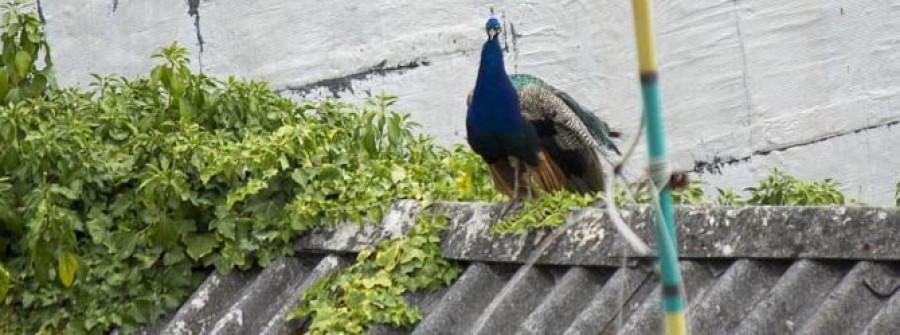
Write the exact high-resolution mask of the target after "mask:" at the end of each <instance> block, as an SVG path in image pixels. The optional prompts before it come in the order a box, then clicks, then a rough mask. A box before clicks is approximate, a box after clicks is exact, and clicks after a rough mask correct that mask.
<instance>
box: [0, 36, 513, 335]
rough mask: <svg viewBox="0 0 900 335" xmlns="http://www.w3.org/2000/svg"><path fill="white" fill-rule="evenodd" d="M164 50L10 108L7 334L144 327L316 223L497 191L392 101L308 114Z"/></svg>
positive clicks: (2, 132) (5, 182) (5, 122)
mask: <svg viewBox="0 0 900 335" xmlns="http://www.w3.org/2000/svg"><path fill="white" fill-rule="evenodd" d="M153 57H154V58H156V59H158V60H160V64H159V65H157V66H156V67H154V68H153V70H152V72H151V75H150V76H149V78H136V79H126V78H122V77H118V76H95V80H94V82H93V83H92V85H91V89H90V90H88V91H82V90H78V89H65V90H50V91H47V92H46V93H45V94H44V96H42V97H37V98H32V99H27V100H24V101H20V102H16V103H12V104H10V105H8V106H5V107H2V108H0V141H2V142H3V143H7V144H8V145H4V146H0V189H5V190H6V191H5V192H0V256H2V258H0V262H2V263H4V264H5V265H6V269H7V270H8V272H9V274H10V280H9V284H3V283H6V281H0V285H3V286H4V287H5V286H9V288H10V292H11V294H8V295H7V297H6V299H5V300H2V301H0V302H2V306H3V307H0V333H21V332H35V331H37V330H39V329H46V330H49V331H53V332H56V331H69V332H75V333H79V332H90V333H98V332H100V333H102V332H105V331H107V330H109V329H110V328H112V327H121V328H122V329H123V330H125V331H130V330H133V329H135V326H137V325H139V324H143V323H147V322H153V321H155V320H156V319H158V318H159V317H160V316H161V315H162V314H163V313H164V312H165V311H167V310H170V309H172V308H174V307H176V306H178V305H179V304H180V302H181V301H183V299H184V298H185V297H186V296H187V295H188V294H189V293H190V291H191V290H192V289H193V288H194V287H195V286H196V285H197V284H198V283H199V281H200V280H201V278H203V277H204V275H205V273H206V271H207V269H208V268H210V267H214V268H216V269H218V271H221V272H223V273H225V272H228V271H230V270H232V269H234V268H238V269H247V268H249V267H251V266H253V265H255V264H258V265H262V266H265V265H266V264H268V263H269V262H270V261H271V260H272V259H274V258H275V257H278V256H282V255H287V254H290V253H291V252H292V248H291V243H290V242H291V241H292V239H293V238H294V237H296V236H297V235H298V234H301V233H302V232H304V231H307V230H308V229H310V228H312V227H315V226H318V225H321V224H331V223H335V222H340V221H347V220H352V221H355V222H364V221H378V220H380V218H381V216H382V214H383V211H384V210H385V209H386V208H388V205H389V204H390V203H392V202H393V201H395V200H396V199H400V198H406V199H416V200H420V201H423V202H426V203H427V202H432V201H435V200H487V199H492V198H496V197H497V194H496V192H495V191H494V190H493V188H492V187H491V186H490V176H489V174H487V173H486V172H485V168H484V167H483V164H481V162H480V160H479V159H478V157H477V156H475V155H474V154H473V153H471V152H470V151H467V150H464V149H463V148H462V147H456V148H453V149H445V148H443V147H440V146H438V145H436V144H435V143H434V141H433V140H432V139H430V138H428V137H426V136H424V135H419V134H416V133H414V130H415V125H414V124H413V123H411V122H410V121H409V120H408V117H407V116H405V115H401V114H397V113H393V112H390V111H388V109H389V108H390V106H391V104H392V103H393V102H394V101H395V98H393V97H390V96H385V95H380V96H377V97H372V98H371V99H369V101H368V102H367V103H366V104H364V105H362V106H356V105H351V104H347V103H343V102H339V101H325V102H321V103H305V104H298V103H295V102H293V101H291V100H289V99H287V98H283V97H281V96H279V95H278V94H276V93H275V92H273V91H272V90H270V89H269V88H268V87H267V86H266V85H265V84H264V83H259V82H253V81H242V80H237V79H234V78H227V79H225V80H220V79H216V78H211V77H207V76H205V75H203V74H195V73H192V72H191V71H190V69H189V67H188V65H187V62H188V57H187V52H186V51H185V50H184V49H183V48H180V47H179V46H177V45H175V44H173V45H171V46H170V47H167V48H164V49H162V50H161V51H160V52H159V53H156V54H154V55H153ZM0 278H5V277H0Z"/></svg>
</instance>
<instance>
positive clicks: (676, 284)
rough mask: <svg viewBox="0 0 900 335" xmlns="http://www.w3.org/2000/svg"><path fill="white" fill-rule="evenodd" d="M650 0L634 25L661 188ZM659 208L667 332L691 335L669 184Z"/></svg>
mask: <svg viewBox="0 0 900 335" xmlns="http://www.w3.org/2000/svg"><path fill="white" fill-rule="evenodd" d="M649 2H650V1H649V0H632V5H633V7H634V27H635V35H636V37H637V51H638V63H639V65H640V67H639V68H640V78H641V95H642V97H643V100H644V120H645V122H644V125H645V127H646V131H647V146H648V149H649V155H650V177H651V178H652V180H653V183H654V184H655V185H657V187H659V186H662V185H665V183H666V182H668V179H669V176H668V170H669V169H668V162H667V160H666V146H665V135H664V132H663V120H662V108H661V107H660V104H659V72H658V71H657V68H656V50H655V47H654V42H653V22H652V18H651V17H650V16H651V15H650V3H649ZM659 209H660V210H661V211H662V218H663V221H664V222H658V223H657V225H656V247H657V252H658V254H659V261H660V267H661V268H662V304H663V306H662V307H663V312H664V314H665V319H664V322H663V324H664V327H665V333H666V334H667V335H683V334H687V323H686V322H685V314H686V310H687V308H686V306H685V302H684V292H683V289H682V288H683V287H684V286H682V285H681V274H680V272H679V269H678V249H677V247H676V246H677V243H676V241H677V239H676V236H675V216H674V215H673V214H672V194H671V191H670V189H669V187H662V188H659Z"/></svg>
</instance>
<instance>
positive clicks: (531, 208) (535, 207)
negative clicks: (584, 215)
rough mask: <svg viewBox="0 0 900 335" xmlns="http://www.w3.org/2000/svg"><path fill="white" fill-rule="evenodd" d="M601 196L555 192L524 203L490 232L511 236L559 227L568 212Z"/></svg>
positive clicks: (599, 198)
mask: <svg viewBox="0 0 900 335" xmlns="http://www.w3.org/2000/svg"><path fill="white" fill-rule="evenodd" d="M601 199H602V195H601V194H577V193H569V192H557V193H552V194H545V195H542V196H541V197H539V198H537V199H535V200H533V201H528V202H525V203H524V204H523V206H522V209H521V210H518V211H515V212H512V213H510V214H509V215H507V216H506V217H505V218H503V219H502V220H500V221H499V222H497V223H496V224H494V226H493V227H492V228H491V231H492V232H494V233H498V234H511V233H516V232H522V231H527V230H529V229H535V228H543V227H559V226H561V225H562V224H563V223H565V222H566V218H567V217H568V216H569V212H571V211H573V210H576V209H579V208H584V207H586V206H589V205H590V204H592V203H593V202H595V201H597V200H601Z"/></svg>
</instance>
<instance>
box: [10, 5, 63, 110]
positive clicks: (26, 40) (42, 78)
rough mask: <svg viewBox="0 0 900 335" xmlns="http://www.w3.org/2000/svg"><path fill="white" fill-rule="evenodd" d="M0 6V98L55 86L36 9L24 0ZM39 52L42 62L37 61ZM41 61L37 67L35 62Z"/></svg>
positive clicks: (24, 96) (37, 92) (18, 96)
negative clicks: (1, 50)
mask: <svg viewBox="0 0 900 335" xmlns="http://www.w3.org/2000/svg"><path fill="white" fill-rule="evenodd" d="M0 8H2V11H3V14H2V23H3V28H2V35H0V39H2V40H3V53H2V55H0V102H3V103H7V102H18V101H21V100H23V99H27V98H30V97H37V96H41V95H42V94H44V92H45V91H47V90H48V89H51V88H53V87H55V86H56V80H55V79H54V77H53V61H52V60H51V59H50V45H49V44H47V41H46V40H45V39H44V29H43V26H42V25H41V21H40V19H39V18H38V15H37V13H35V11H34V10H33V8H32V6H31V4H30V3H29V2H27V1H25V0H15V1H12V2H7V3H4V4H3V5H0ZM42 56H43V63H41V62H40V59H41V57H42ZM41 65H43V67H41V68H40V69H38V66H41Z"/></svg>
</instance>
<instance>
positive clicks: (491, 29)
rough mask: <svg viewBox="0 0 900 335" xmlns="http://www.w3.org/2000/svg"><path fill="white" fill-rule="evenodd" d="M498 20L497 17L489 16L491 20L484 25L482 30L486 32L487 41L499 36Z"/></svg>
mask: <svg viewBox="0 0 900 335" xmlns="http://www.w3.org/2000/svg"><path fill="white" fill-rule="evenodd" d="M501 29H502V28H501V26H500V20H499V19H497V17H495V16H493V15H491V18H490V19H488V20H487V23H485V24H484V30H485V31H486V32H487V35H488V40H494V39H495V38H497V36H499V35H500V30H501Z"/></svg>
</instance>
